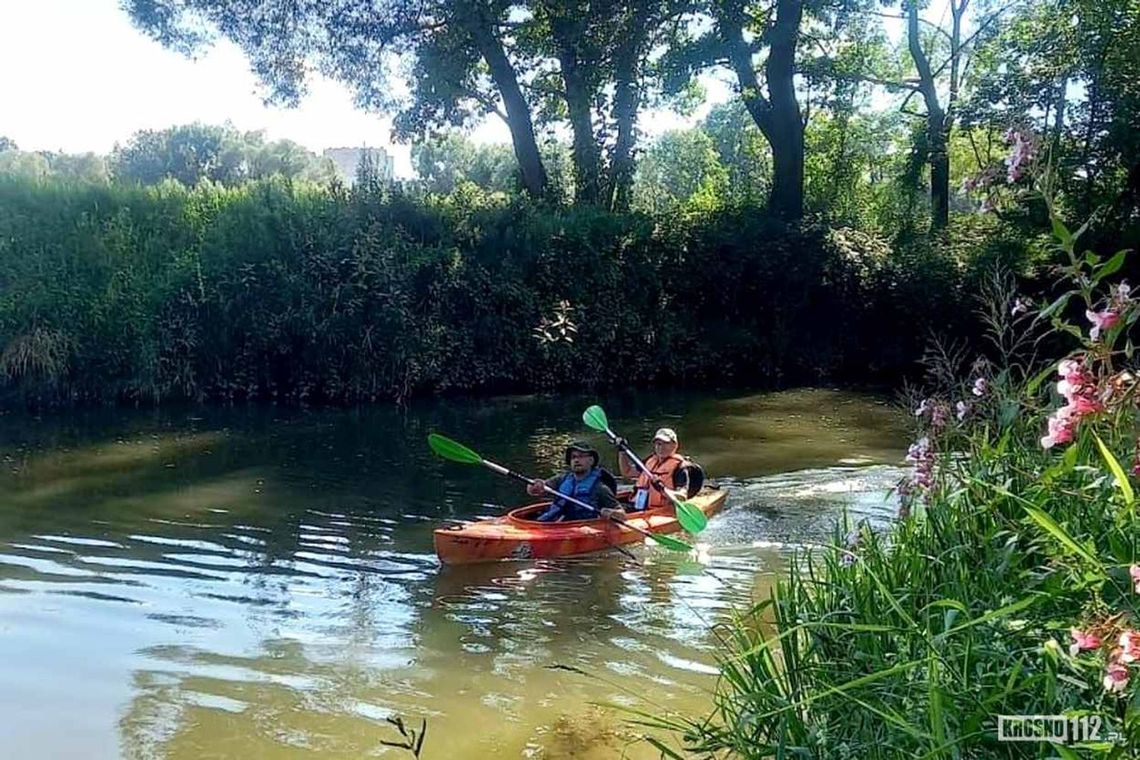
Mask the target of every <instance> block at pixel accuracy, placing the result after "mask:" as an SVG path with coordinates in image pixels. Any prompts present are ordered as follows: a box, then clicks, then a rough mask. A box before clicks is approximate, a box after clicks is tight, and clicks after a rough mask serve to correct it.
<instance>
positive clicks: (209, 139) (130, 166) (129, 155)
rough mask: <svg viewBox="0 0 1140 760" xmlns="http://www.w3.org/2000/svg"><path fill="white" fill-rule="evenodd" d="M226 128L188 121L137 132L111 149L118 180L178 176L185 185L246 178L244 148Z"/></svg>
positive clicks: (150, 181) (145, 181)
mask: <svg viewBox="0 0 1140 760" xmlns="http://www.w3.org/2000/svg"><path fill="white" fill-rule="evenodd" d="M229 138H230V134H229V133H228V131H227V129H226V128H225V127H218V126H211V125H206V124H188V125H185V126H179V127H169V128H167V129H162V130H150V129H144V130H140V131H138V132H136V133H135V134H134V135H132V136H131V138H130V139H129V140H127V142H126V143H125V144H122V145H119V144H116V145H115V148H114V150H112V151H111V159H110V163H111V171H112V174H113V175H114V177H115V179H117V180H120V181H127V182H138V183H140V184H143V185H153V184H157V183H158V182H161V181H162V180H164V179H175V180H178V181H179V182H181V183H182V184H184V185H189V186H192V185H196V184H198V183H199V182H200V181H202V180H211V181H214V182H221V183H223V184H235V183H237V182H239V181H240V180H241V179H243V178H244V173H245V167H244V166H243V157H242V155H241V152H240V150H234V149H233V148H234V145H233V141H232V140H231V139H229Z"/></svg>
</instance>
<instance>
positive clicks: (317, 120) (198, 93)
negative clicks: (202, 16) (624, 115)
mask: <svg viewBox="0 0 1140 760" xmlns="http://www.w3.org/2000/svg"><path fill="white" fill-rule="evenodd" d="M0 72H2V73H0V135H5V136H7V137H10V138H11V139H13V140H15V141H16V143H17V144H18V145H19V146H20V148H21V149H23V150H58V151H65V152H69V153H82V152H86V151H93V152H96V153H106V152H108V151H110V150H111V148H112V147H113V146H114V144H115V143H116V142H123V141H125V140H126V139H127V138H128V137H130V135H131V134H132V133H133V132H135V131H136V130H139V129H162V128H165V127H169V126H172V125H175V124H187V123H190V122H194V121H200V122H203V123H207V124H222V123H224V122H226V121H229V122H232V123H233V125H234V126H235V127H237V128H238V129H242V130H255V129H264V130H265V131H266V133H267V134H268V136H269V137H270V138H271V139H283V138H288V139H290V140H295V141H296V142H298V143H301V144H302V145H304V146H306V147H307V148H309V149H310V150H313V151H315V152H318V153H319V152H320V151H321V150H322V149H324V148H328V147H336V146H359V145H364V144H367V145H369V146H373V147H375V146H381V147H384V148H386V149H388V150H389V151H390V152H392V153H393V154H394V155H395V157H396V174H397V176H409V175H410V174H411V173H412V170H411V160H410V150H409V147H408V146H407V145H396V146H392V145H391V143H390V128H391V120H390V119H388V118H385V117H382V116H378V115H374V114H367V113H364V112H363V111H359V110H357V109H356V108H355V107H354V106H353V104H352V99H351V96H350V95H349V92H348V90H347V89H346V88H345V87H344V86H342V85H340V84H338V83H337V82H334V81H331V80H328V79H324V78H317V79H314V80H313V81H312V82H311V83H310V87H309V90H310V92H309V95H308V97H306V98H305V99H304V101H303V102H302V103H301V105H300V106H299V107H298V108H295V109H284V108H276V107H271V106H266V105H264V104H263V103H262V100H261V97H260V96H259V94H258V92H259V86H258V83H257V79H256V77H255V76H254V75H253V74H252V73H251V72H250V70H249V65H248V64H247V62H246V60H245V58H244V56H243V55H242V54H241V51H240V50H239V49H238V48H237V47H236V46H234V45H232V44H231V43H229V42H226V41H224V40H219V42H218V43H217V45H215V46H214V47H213V48H211V49H210V50H209V51H208V52H207V53H206V54H205V55H204V56H202V58H200V59H199V60H190V59H188V58H185V57H183V56H181V55H179V54H177V53H174V52H171V51H168V50H166V49H164V48H163V47H162V46H161V45H159V44H158V43H157V42H153V41H151V40H150V39H149V38H147V37H146V36H145V35H143V34H142V33H141V32H139V31H138V30H136V29H135V28H134V27H133V26H132V25H131V23H130V20H129V18H128V16H127V14H126V12H125V11H123V10H121V9H120V8H119V3H118V0H0ZM727 97H728V89H727V88H726V87H724V86H717V84H716V83H711V85H710V87H709V101H710V103H709V104H711V103H712V102H717V101H722V100H724V99H725V98H727ZM709 104H706V109H705V110H707V106H708V105H709ZM686 123H689V122H686V121H685V120H683V119H681V118H680V117H678V116H676V115H674V114H671V113H662V112H653V113H646V114H644V116H643V118H642V119H641V122H640V124H641V126H642V128H643V129H644V130H645V131H646V132H648V133H649V134H651V135H652V134H659V133H661V132H663V131H666V130H668V129H674V128H677V127H680V126H683V125H685V124H686ZM472 137H473V139H476V140H478V141H481V142H483V141H495V142H508V141H509V139H510V135H509V133H508V132H507V129H506V126H505V125H504V124H503V123H502V122H501V120H499V119H497V118H491V119H489V120H488V121H487V122H486V123H485V124H484V125H482V126H481V127H479V128H478V129H477V130H475V132H474V133H473V134H472Z"/></svg>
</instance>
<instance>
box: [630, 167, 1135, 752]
mask: <svg viewBox="0 0 1140 760" xmlns="http://www.w3.org/2000/svg"><path fill="white" fill-rule="evenodd" d="M1047 177H1048V175H1047V174H1046V175H1044V179H1043V180H1042V182H1043V185H1042V189H1043V190H1045V193H1046V194H1045V197H1046V200H1047V201H1048V200H1050V196H1049V195H1048V189H1049V188H1048V181H1047ZM1054 228H1055V231H1056V239H1057V254H1058V257H1059V258H1060V259H1062V260H1063V261H1065V262H1066V263H1065V264H1064V265H1063V267H1062V273H1063V275H1064V276H1065V278H1066V281H1067V282H1069V283H1071V286H1070V288H1069V290H1068V291H1067V292H1066V293H1065V294H1063V295H1062V297H1061V298H1059V299H1058V300H1057V301H1055V302H1054V303H1052V304H1048V305H1047V304H1038V305H1037V308H1034V309H1029V308H1027V304H1026V303H1025V302H1024V301H1022V300H1021V299H1019V298H1017V297H1016V294H1013V293H1007V294H1006V295H1004V296H998V297H996V298H995V297H994V294H993V292H991V297H990V303H989V304H988V305H987V307H986V308H985V309H984V313H985V314H986V315H988V317H987V321H988V322H989V323H990V325H991V327H992V329H993V333H992V335H991V337H992V338H993V345H994V346H996V347H999V348H1003V350H1000V351H995V355H997V356H999V357H1000V359H1001V360H1000V361H999V362H984V361H983V362H976V363H972V364H970V363H966V364H965V365H964V366H958V361H959V356H958V354H956V353H955V352H952V351H942V352H939V353H937V356H939V357H941V358H942V360H941V361H940V362H935V365H934V366H933V367H932V369H933V370H935V371H932V372H931V373H930V383H931V384H930V387H929V394H928V395H927V397H926V398H925V399H923V400H922V403H921V404H919V403H917V401H918V400H917V399H916V400H915V401H914V402H913V403H912V404H910V407H911V408H912V409H914V410H915V416H914V419H915V425H916V431H915V432H916V438H917V439H918V440H917V441H916V444H915V445H914V446H913V447H912V448H911V452H910V457H909V458H910V459H911V461H913V463H914V467H915V470H914V473H913V475H912V476H908V477H907V478H906V479H904V481H903V482H901V483H900V487H899V496H900V497H901V501H902V505H901V508H900V519H899V521H898V522H897V523H896V524H895V526H894V527H893V528H892V529H891V530H890V531H889V532H887V533H886V534H884V535H873V534H871V533H870V532H869V531H868V530H867V528H866V527H865V526H860V527H859V528H858V529H857V531H856V532H855V533H853V534H852V535H850V536H847V537H846V538H845V537H844V536H843V533H842V532H840V531H838V530H837V532H836V535H835V542H834V543H835V545H834V547H832V548H823V549H819V548H817V549H815V550H812V551H806V552H804V553H802V554H800V555H798V556H797V558H796V561H795V563H794V564H793V566H792V568H791V569H790V570H789V572H788V574H787V576H786V577H784V578H783V579H782V580H781V582H780V583H779V584H778V586H777V587H776V589H775V591H774V592H773V594H772V596H771V598H770V599H768V600H766V601H764V602H763V603H762V604H759V605H757V606H756V607H755V608H754V609H751V610H748V611H746V612H744V613H742V614H741V615H740V616H739V619H738V620H737V621H736V622H735V623H734V624H733V625H729V626H727V627H726V628H725V630H724V631H723V637H724V642H725V649H724V652H723V658H722V662H721V678H720V680H719V682H718V686H717V689H716V692H715V710H714V711H713V712H712V713H711V714H710V715H708V716H706V717H704V718H702V719H700V720H685V719H672V718H668V717H666V718H662V719H661V720H658V721H652V722H654V723H655V724H657V725H658V726H669V727H672V728H673V729H674V730H675V731H677V732H678V735H679V740H680V745H681V746H682V747H683V748H684V751H687V752H691V753H695V754H696V755H699V756H717V757H722V756H724V757H728V756H731V757H741V758H792V757H803V758H903V757H906V758H989V757H999V758H1000V757H1065V758H1070V757H1091V756H1104V757H1113V758H1116V757H1121V758H1122V757H1136V756H1137V753H1138V752H1140V634H1137V631H1138V630H1140V517H1138V515H1137V504H1136V493H1135V489H1134V487H1133V485H1132V479H1133V478H1135V477H1137V476H1138V474H1140V466H1137V467H1135V468H1133V471H1132V472H1131V473H1130V472H1129V471H1128V470H1127V467H1128V466H1129V463H1130V462H1131V461H1133V459H1134V458H1136V457H1140V453H1138V452H1137V439H1136V422H1137V416H1138V415H1137V395H1136V393H1137V388H1138V386H1137V383H1138V380H1137V376H1136V375H1134V374H1133V373H1132V372H1130V371H1129V370H1127V369H1125V368H1122V367H1127V366H1129V365H1131V363H1132V361H1133V350H1132V345H1131V342H1130V339H1129V337H1128V336H1129V332H1130V330H1131V327H1132V325H1133V324H1134V322H1135V321H1136V319H1137V317H1138V315H1140V305H1138V304H1137V301H1136V300H1135V299H1134V298H1133V297H1132V295H1131V293H1130V290H1129V289H1128V287H1127V286H1126V285H1125V286H1123V287H1121V285H1120V284H1115V285H1112V286H1110V285H1109V279H1110V278H1111V277H1112V276H1113V275H1114V274H1115V273H1116V272H1117V271H1118V270H1119V268H1120V266H1121V263H1122V258H1123V256H1122V255H1121V256H1117V257H1111V258H1107V259H1105V258H1101V257H1098V256H1096V255H1093V254H1087V255H1086V254H1085V253H1084V252H1080V253H1078V252H1079V251H1080V248H1079V245H1078V239H1079V234H1074V233H1072V232H1070V231H1069V230H1068V229H1067V228H1066V227H1065V225H1064V224H1063V223H1062V222H1061V220H1060V219H1059V218H1057V217H1056V215H1055V214H1054ZM1067 306H1070V307H1075V308H1072V309H1067V308H1066V307H1067ZM1085 312H1087V313H1088V316H1085ZM1070 316H1071V317H1073V319H1069V318H1068V317H1070ZM1098 324H1099V325H1100V329H1098V330H1093V329H1092V328H1093V327H1094V326H1096V325H1098ZM1059 337H1064V338H1066V339H1067V340H1068V341H1069V345H1070V347H1071V351H1070V352H1069V354H1068V356H1067V360H1066V362H1065V363H1062V364H1061V365H1058V364H1057V362H1056V361H1042V360H1039V359H1038V358H1037V355H1036V348H1037V347H1038V346H1040V345H1042V341H1044V340H1047V339H1049V340H1056V339H1058V338H1059ZM1058 380H1059V381H1060V382H1057V383H1056V386H1054V381H1058ZM959 402H961V405H959ZM1050 420H1052V421H1051V422H1050ZM1136 461H1140V459H1137V460H1136ZM1122 462H1123V463H1124V464H1121V463H1122ZM767 622H771V624H772V627H768V626H766V625H764V624H763V623H767ZM1058 714H1064V715H1067V716H1070V717H1072V718H1079V717H1080V716H1082V715H1083V716H1086V717H1091V718H1092V721H1093V722H1092V725H1097V722H1098V721H1099V726H1100V731H1099V734H1098V735H1097V736H1083V737H1080V738H1083V739H1086V740H1087V741H1084V742H1083V743H1081V744H1072V745H1069V746H1057V745H1051V744H1047V743H1044V742H1036V743H1034V742H1030V743H1009V742H1002V741H999V739H998V734H997V722H998V716H999V715H1058ZM665 751H666V754H672V755H673V756H676V757H680V756H682V751H683V750H679V749H676V748H671V749H670V748H667V749H666V750H665Z"/></svg>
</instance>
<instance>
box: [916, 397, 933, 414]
mask: <svg viewBox="0 0 1140 760" xmlns="http://www.w3.org/2000/svg"><path fill="white" fill-rule="evenodd" d="M928 411H930V399H928V398H924V399H923V400H922V403H921V404H919V405H918V408H917V409H915V410H914V416H915V417H921V416H922V415H924V414H926V413H927V412H928Z"/></svg>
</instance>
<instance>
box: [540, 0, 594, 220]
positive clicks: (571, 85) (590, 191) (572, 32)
mask: <svg viewBox="0 0 1140 760" xmlns="http://www.w3.org/2000/svg"><path fill="white" fill-rule="evenodd" d="M551 32H552V33H553V36H554V40H555V43H556V44H557V45H558V66H559V69H560V71H561V74H562V86H563V88H564V89H565V94H566V110H567V113H568V114H569V116H570V130H571V132H572V134H573V146H572V154H573V156H574V198H575V200H577V202H579V203H597V202H598V200H599V199H600V198H601V194H602V187H601V182H602V155H601V150H600V149H599V147H598V143H597V140H596V139H595V136H594V118H593V113H592V107H593V100H594V91H593V88H592V87H591V86H590V82H589V78H588V76H589V72H588V71H587V67H586V65H584V64H583V62H582V60H581V58H580V56H579V54H578V50H579V47H580V44H581V36H582V35H583V34H585V32H584V30H583V29H582V28H581V25H580V24H579V23H578V22H577V21H575V20H572V19H569V18H567V17H565V16H555V17H554V18H552V19H551Z"/></svg>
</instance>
